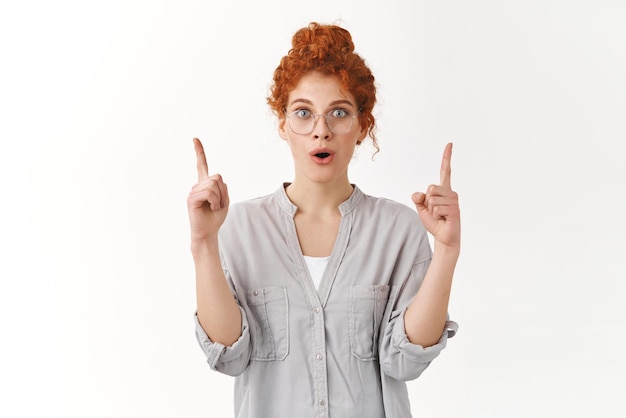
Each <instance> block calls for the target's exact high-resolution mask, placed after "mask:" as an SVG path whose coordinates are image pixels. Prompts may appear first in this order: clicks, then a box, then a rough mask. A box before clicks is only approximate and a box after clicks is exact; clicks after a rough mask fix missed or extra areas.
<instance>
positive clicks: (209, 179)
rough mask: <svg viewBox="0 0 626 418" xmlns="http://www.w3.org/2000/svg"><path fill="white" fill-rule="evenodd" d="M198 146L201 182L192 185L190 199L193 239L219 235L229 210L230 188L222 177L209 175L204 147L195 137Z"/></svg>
mask: <svg viewBox="0 0 626 418" xmlns="http://www.w3.org/2000/svg"><path fill="white" fill-rule="evenodd" d="M193 145H194V148H195V149H196V159H197V168H198V183H197V184H196V185H195V186H193V187H192V188H191V192H189V197H188V198H187V209H188V211H189V223H190V224H191V240H192V242H202V241H206V240H208V239H212V238H216V237H217V232H218V231H219V229H220V227H221V226H222V224H223V223H224V220H225V219H226V214H227V212H228V205H229V203H230V202H229V200H228V188H227V187H226V183H224V181H223V180H222V176H220V175H219V174H214V175H212V176H209V166H208V164H207V161H206V155H205V154H204V147H203V146H202V143H201V142H200V140H199V139H198V138H194V139H193Z"/></svg>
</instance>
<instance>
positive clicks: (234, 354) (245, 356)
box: [194, 306, 251, 376]
mask: <svg viewBox="0 0 626 418" xmlns="http://www.w3.org/2000/svg"><path fill="white" fill-rule="evenodd" d="M239 310H240V311H241V336H240V337H239V339H238V340H237V341H235V343H234V344H233V345H231V346H229V347H227V346H225V345H223V344H220V343H217V342H213V341H211V339H210V338H209V336H208V335H207V334H206V332H204V329H203V328H202V325H200V321H199V320H198V315H197V314H194V323H195V328H196V339H197V340H198V343H199V344H200V348H202V351H203V352H204V354H205V355H206V357H207V363H208V364H209V367H211V369H213V370H216V371H218V372H220V373H224V374H227V375H229V376H238V375H240V374H241V373H243V371H244V370H245V369H246V367H247V366H248V363H249V362H250V350H251V346H250V331H249V326H248V319H247V316H246V313H245V311H244V310H243V308H242V307H241V306H240V307H239Z"/></svg>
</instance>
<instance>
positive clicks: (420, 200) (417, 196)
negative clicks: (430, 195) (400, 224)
mask: <svg viewBox="0 0 626 418" xmlns="http://www.w3.org/2000/svg"><path fill="white" fill-rule="evenodd" d="M411 200H413V203H415V207H416V208H417V212H418V213H419V212H421V211H423V210H424V209H426V205H425V204H424V203H425V201H426V195H425V194H424V193H420V192H415V193H413V195H412V196H411Z"/></svg>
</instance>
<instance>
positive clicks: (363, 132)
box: [356, 128, 367, 145]
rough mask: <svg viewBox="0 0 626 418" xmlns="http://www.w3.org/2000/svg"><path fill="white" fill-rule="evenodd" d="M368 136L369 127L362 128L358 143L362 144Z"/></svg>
mask: <svg viewBox="0 0 626 418" xmlns="http://www.w3.org/2000/svg"><path fill="white" fill-rule="evenodd" d="M366 136H367V129H366V128H364V129H361V132H359V136H358V137H357V139H356V144H357V145H361V144H362V143H363V140H364V139H365V137H366Z"/></svg>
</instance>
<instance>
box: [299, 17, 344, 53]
mask: <svg viewBox="0 0 626 418" xmlns="http://www.w3.org/2000/svg"><path fill="white" fill-rule="evenodd" d="M291 45H292V47H293V48H292V53H295V54H297V55H300V56H302V55H309V56H311V55H312V56H314V57H316V58H317V59H318V60H320V61H324V59H325V58H326V57H327V56H329V55H332V56H337V55H339V56H341V55H347V54H351V53H352V52H354V43H353V42H352V36H351V35H350V32H348V31H347V30H345V29H343V28H341V27H339V26H334V25H320V24H319V23H316V22H312V23H309V25H308V26H307V27H304V28H302V29H300V30H299V31H297V32H296V33H295V34H294V35H293V38H292V40H291Z"/></svg>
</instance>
